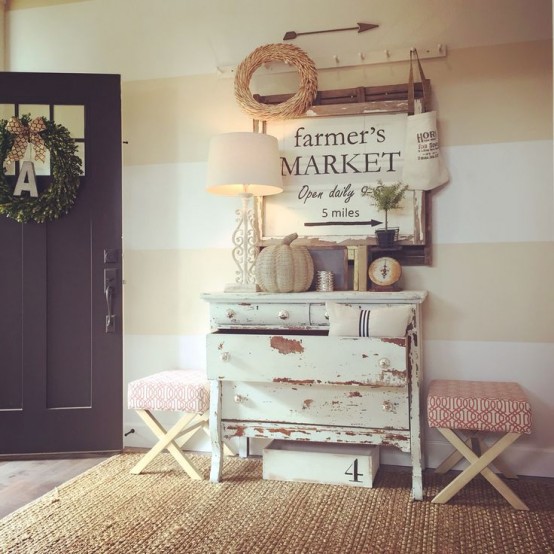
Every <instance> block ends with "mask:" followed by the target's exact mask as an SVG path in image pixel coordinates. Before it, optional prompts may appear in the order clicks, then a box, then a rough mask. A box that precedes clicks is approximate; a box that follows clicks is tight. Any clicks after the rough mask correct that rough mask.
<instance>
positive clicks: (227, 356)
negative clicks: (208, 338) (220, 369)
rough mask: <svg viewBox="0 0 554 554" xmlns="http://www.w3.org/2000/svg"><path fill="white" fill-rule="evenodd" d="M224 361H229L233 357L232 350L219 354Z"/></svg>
mask: <svg viewBox="0 0 554 554" xmlns="http://www.w3.org/2000/svg"><path fill="white" fill-rule="evenodd" d="M219 357H220V359H221V361H222V362H228V361H229V360H230V359H231V353H230V352H222V353H221V354H220V355H219Z"/></svg>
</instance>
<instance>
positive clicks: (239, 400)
mask: <svg viewBox="0 0 554 554" xmlns="http://www.w3.org/2000/svg"><path fill="white" fill-rule="evenodd" d="M233 400H234V401H235V402H236V403H237V404H242V403H243V402H244V401H245V400H246V397H244V396H241V395H240V394H235V396H234V398H233Z"/></svg>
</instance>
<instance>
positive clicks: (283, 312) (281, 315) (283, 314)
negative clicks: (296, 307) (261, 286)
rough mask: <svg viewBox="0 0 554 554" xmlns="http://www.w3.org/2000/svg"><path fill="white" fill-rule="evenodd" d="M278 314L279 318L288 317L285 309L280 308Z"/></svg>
mask: <svg viewBox="0 0 554 554" xmlns="http://www.w3.org/2000/svg"><path fill="white" fill-rule="evenodd" d="M278 315H279V319H288V318H289V313H288V312H287V310H281V311H280V312H279V314H278Z"/></svg>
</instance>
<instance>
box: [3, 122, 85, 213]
mask: <svg viewBox="0 0 554 554" xmlns="http://www.w3.org/2000/svg"><path fill="white" fill-rule="evenodd" d="M29 142H30V143H31V144H32V145H33V146H34V150H35V160H36V159H41V160H42V161H44V159H45V158H44V149H46V150H48V151H49V153H50V175H51V181H50V185H49V186H48V188H47V189H46V190H44V191H43V192H42V193H41V194H39V195H38V197H32V196H30V195H29V194H25V195H21V196H14V186H13V185H11V184H10V183H8V180H7V178H6V167H7V166H9V164H10V163H12V162H14V161H17V160H18V159H21V158H22V156H23V154H21V152H22V151H23V152H25V150H26V149H27V144H28V143H29ZM18 150H19V151H18ZM0 160H2V171H0V214H2V215H5V216H7V217H9V218H12V219H15V220H16V221H18V222H19V223H27V222H29V221H35V222H37V223H45V222H47V221H53V220H55V219H58V218H60V217H61V216H63V215H65V214H67V213H69V211H70V210H71V208H72V207H73V205H74V204H75V200H76V198H77V191H78V189H79V184H80V175H82V169H81V167H82V162H81V159H80V158H79V156H77V145H76V143H75V141H74V140H73V138H71V135H70V133H69V131H68V130H67V129H66V128H65V127H64V126H63V125H58V124H56V123H54V122H53V121H50V120H48V119H46V118H44V117H38V118H35V119H34V120H31V116H30V115H23V116H22V117H21V118H20V119H17V118H15V117H12V118H11V119H10V120H9V121H6V120H1V121H0Z"/></svg>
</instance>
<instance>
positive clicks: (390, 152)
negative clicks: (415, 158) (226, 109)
mask: <svg viewBox="0 0 554 554" xmlns="http://www.w3.org/2000/svg"><path fill="white" fill-rule="evenodd" d="M287 97H290V95H274V96H265V97H261V96H257V97H256V98H257V100H258V101H260V102H265V103H268V104H275V103H281V102H283V101H284V100H285V99H286V98H287ZM415 99H416V102H415V104H416V113H417V112H418V111H422V110H423V109H424V106H423V101H422V85H421V83H416V86H415ZM407 113H408V84H404V85H391V86H381V87H359V88H355V89H341V90H335V91H320V92H318V95H317V98H316V101H315V102H314V105H313V106H312V107H311V108H310V109H309V110H308V112H306V114H305V115H304V116H303V117H301V118H296V119H292V120H291V119H289V120H278V121H270V122H263V123H262V125H263V128H262V130H263V132H267V133H268V134H272V135H274V136H276V137H277V139H278V140H279V145H280V150H281V153H282V163H283V174H284V185H285V190H284V192H283V193H281V194H279V195H275V196H272V197H266V198H263V199H262V205H261V234H260V236H261V243H260V244H261V246H262V247H263V246H264V245H267V244H272V243H274V241H275V240H277V239H279V238H281V237H282V236H284V235H286V234H288V233H290V232H293V231H294V232H297V233H298V235H299V239H297V244H305V245H307V246H308V247H310V246H315V245H318V246H325V245H329V246H330V245H341V246H366V247H367V249H368V261H371V259H373V258H374V257H378V256H379V255H384V254H386V255H393V256H394V257H396V258H397V259H398V260H399V261H400V262H401V263H402V264H404V265H430V263H431V224H430V216H431V213H430V201H429V195H428V194H427V193H426V192H424V191H408V193H407V194H406V197H405V201H403V206H402V208H401V209H400V210H398V211H397V212H396V213H393V212H389V226H391V227H394V226H397V227H399V228H400V232H399V240H398V242H397V243H396V244H395V245H394V252H393V253H391V252H390V249H387V251H386V252H384V253H383V252H381V250H382V249H380V248H379V247H378V246H377V243H376V239H375V229H376V228H379V227H380V226H382V223H383V222H384V214H382V213H378V212H377V211H376V208H375V207H374V206H373V209H372V207H371V204H370V201H369V198H367V197H366V198H362V196H363V190H364V187H368V186H376V185H377V182H378V181H381V182H383V183H384V184H390V183H391V182H398V181H400V180H401V163H400V161H401V160H400V155H399V153H400V152H401V150H402V149H403V141H404V136H403V135H402V128H404V132H405V120H406V117H407ZM258 126H259V122H255V124H254V128H255V129H257V128H259V127H258ZM397 162H398V163H397ZM302 163H303V164H304V165H303V166H302ZM364 170H365V171H364ZM307 204H311V206H310V207H308V208H307V207H306V205H307ZM362 290H363V289H362Z"/></svg>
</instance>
